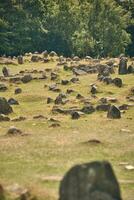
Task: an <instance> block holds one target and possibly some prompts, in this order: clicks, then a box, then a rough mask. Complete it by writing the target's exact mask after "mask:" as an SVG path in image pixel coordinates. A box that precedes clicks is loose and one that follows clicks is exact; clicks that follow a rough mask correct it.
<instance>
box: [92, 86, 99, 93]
mask: <svg viewBox="0 0 134 200" xmlns="http://www.w3.org/2000/svg"><path fill="white" fill-rule="evenodd" d="M97 92H98V91H97V87H96V86H95V85H92V86H91V93H92V94H96V93H97Z"/></svg>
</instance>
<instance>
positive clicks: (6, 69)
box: [2, 67, 10, 77]
mask: <svg viewBox="0 0 134 200" xmlns="http://www.w3.org/2000/svg"><path fill="white" fill-rule="evenodd" d="M2 73H3V75H4V77H9V76H10V73H9V69H8V68H7V67H3V69H2Z"/></svg>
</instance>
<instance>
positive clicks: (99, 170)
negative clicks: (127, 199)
mask: <svg viewBox="0 0 134 200" xmlns="http://www.w3.org/2000/svg"><path fill="white" fill-rule="evenodd" d="M59 196H60V197H59V200H122V198H121V193H120V187H119V184H118V181H117V179H116V176H115V174H114V171H113V169H112V167H111V165H110V163H109V162H106V161H103V162H99V161H95V162H91V163H86V164H82V165H76V166H74V167H72V168H71V169H70V170H69V171H68V172H67V173H66V174H65V176H64V177H63V179H62V181H61V183H60V189H59Z"/></svg>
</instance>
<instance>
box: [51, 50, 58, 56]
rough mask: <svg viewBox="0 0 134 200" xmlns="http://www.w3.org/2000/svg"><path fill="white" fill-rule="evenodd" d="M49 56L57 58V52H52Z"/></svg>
mask: <svg viewBox="0 0 134 200" xmlns="http://www.w3.org/2000/svg"><path fill="white" fill-rule="evenodd" d="M49 56H50V57H54V56H57V53H56V52H55V51H51V52H50V53H49Z"/></svg>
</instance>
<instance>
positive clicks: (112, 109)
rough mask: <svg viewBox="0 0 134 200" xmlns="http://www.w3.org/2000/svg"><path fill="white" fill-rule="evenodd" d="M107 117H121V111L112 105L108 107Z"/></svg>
mask: <svg viewBox="0 0 134 200" xmlns="http://www.w3.org/2000/svg"><path fill="white" fill-rule="evenodd" d="M107 117H108V118H111V119H120V118H121V112H120V110H119V109H118V108H117V107H116V106H114V105H112V106H111V107H110V108H109V111H108V114H107Z"/></svg>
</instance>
